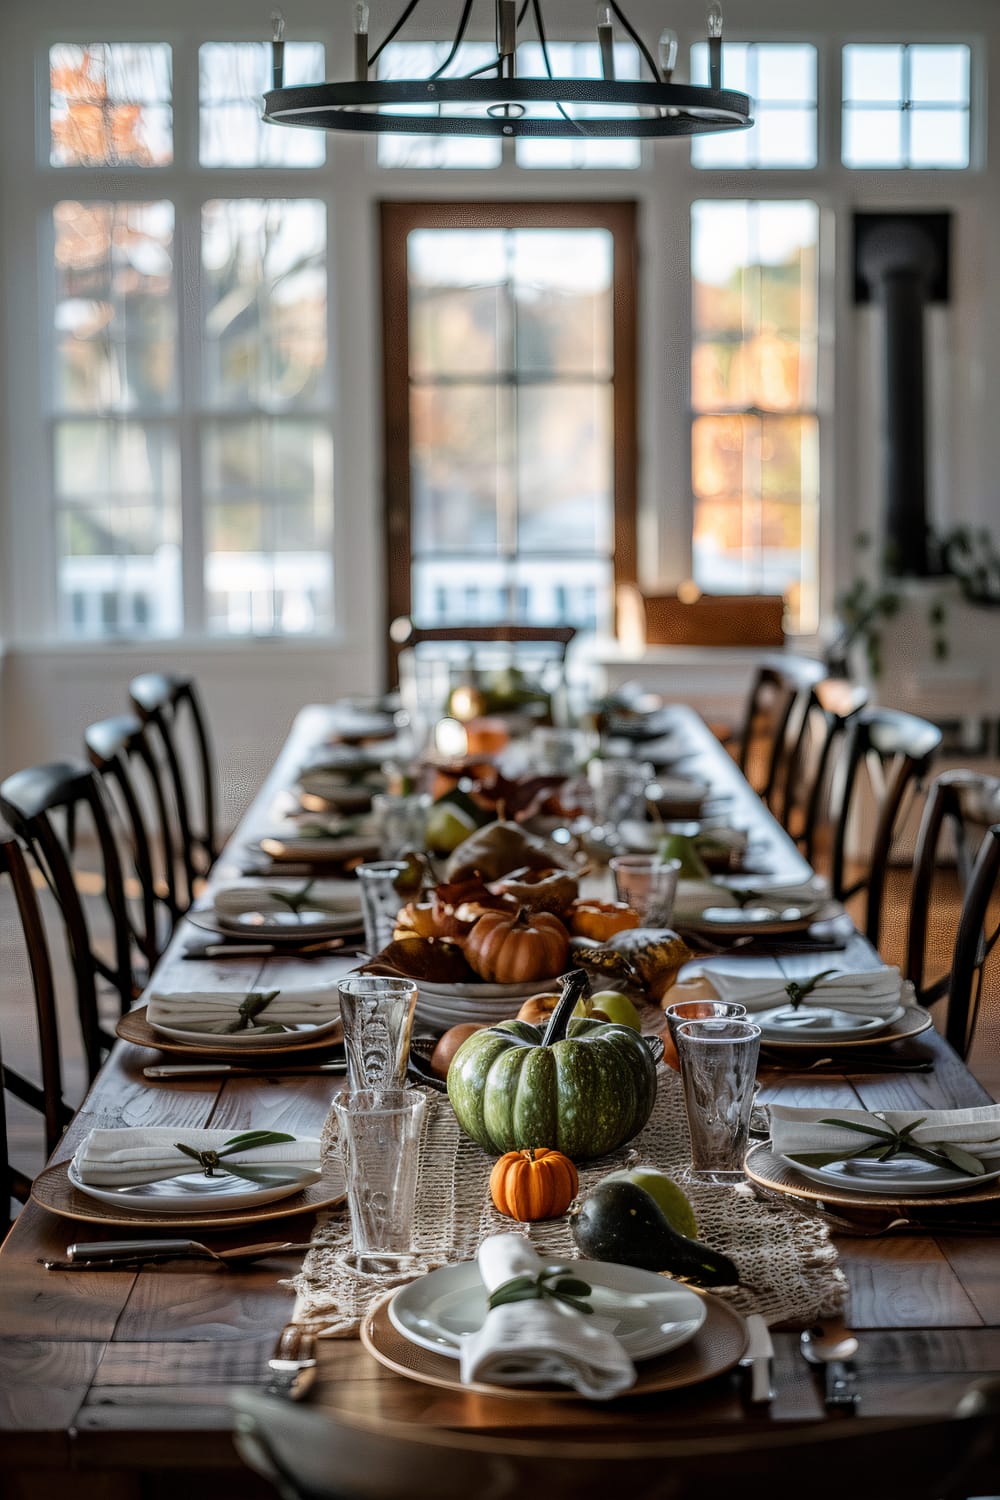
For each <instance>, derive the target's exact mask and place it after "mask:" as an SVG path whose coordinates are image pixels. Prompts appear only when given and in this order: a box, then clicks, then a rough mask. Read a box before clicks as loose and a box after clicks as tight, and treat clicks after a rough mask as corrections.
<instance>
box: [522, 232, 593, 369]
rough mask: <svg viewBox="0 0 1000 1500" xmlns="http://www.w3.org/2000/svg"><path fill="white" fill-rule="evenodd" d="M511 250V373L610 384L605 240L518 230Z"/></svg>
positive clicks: (588, 235)
mask: <svg viewBox="0 0 1000 1500" xmlns="http://www.w3.org/2000/svg"><path fill="white" fill-rule="evenodd" d="M510 247H511V262H510V275H511V278H512V281H513V293H514V303H515V313H516V325H515V338H516V361H517V368H518V370H519V371H520V372H522V373H527V372H532V373H540V372H546V373H550V374H559V375H562V376H567V375H573V374H576V375H581V374H589V375H592V376H594V377H597V378H601V377H603V378H605V379H607V378H610V375H611V343H612V310H611V270H612V256H613V241H612V237H611V235H610V234H609V232H608V231H607V230H606V229H594V230H585V229H570V230H558V229H553V230H546V229H520V230H517V231H516V232H515V233H514V234H513V235H512V236H510Z"/></svg>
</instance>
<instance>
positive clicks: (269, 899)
mask: <svg viewBox="0 0 1000 1500" xmlns="http://www.w3.org/2000/svg"><path fill="white" fill-rule="evenodd" d="M303 884H304V882H303V881H302V880H268V881H262V880H241V881H240V882H239V883H238V884H233V885H220V886H219V887H218V889H217V890H216V891H215V892H214V893H213V902H214V906H215V910H216V911H217V912H218V913H219V914H220V915H221V916H226V917H239V916H242V915H243V913H244V912H249V911H260V912H268V913H270V912H287V911H289V910H290V909H291V908H290V907H289V905H288V903H287V901H282V900H281V897H282V896H283V895H285V896H297V895H298V894H299V892H300V891H301V890H302V888H303ZM305 906H306V908H307V909H308V910H309V911H328V912H329V913H330V915H331V916H336V917H340V916H358V917H360V915H361V891H360V888H359V886H358V883H357V881H356V880H314V881H313V883H312V885H311V886H310V887H309V890H308V892H307V894H306V898H305Z"/></svg>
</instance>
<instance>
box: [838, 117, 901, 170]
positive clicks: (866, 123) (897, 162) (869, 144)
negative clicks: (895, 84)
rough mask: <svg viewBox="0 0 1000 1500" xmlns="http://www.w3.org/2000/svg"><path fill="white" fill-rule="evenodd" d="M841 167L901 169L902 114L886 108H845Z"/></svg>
mask: <svg viewBox="0 0 1000 1500" xmlns="http://www.w3.org/2000/svg"><path fill="white" fill-rule="evenodd" d="M844 165H845V167H902V166H904V165H905V159H904V155H903V116H902V114H900V113H899V112H898V111H896V110H888V109H845V110H844Z"/></svg>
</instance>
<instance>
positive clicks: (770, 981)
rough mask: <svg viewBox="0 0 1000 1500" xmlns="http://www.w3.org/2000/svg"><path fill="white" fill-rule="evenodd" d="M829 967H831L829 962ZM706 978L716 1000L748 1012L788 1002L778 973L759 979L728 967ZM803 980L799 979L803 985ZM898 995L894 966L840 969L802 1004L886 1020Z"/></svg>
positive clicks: (900, 991)
mask: <svg viewBox="0 0 1000 1500" xmlns="http://www.w3.org/2000/svg"><path fill="white" fill-rule="evenodd" d="M831 958H832V955H831ZM820 961H821V960H817V962H820ZM830 967H831V968H832V967H833V963H831V965H830ZM709 978H710V979H711V981H712V988H713V989H714V990H715V992H716V994H717V995H718V997H719V999H720V1000H728V1001H730V1002H735V1003H738V1004H740V1005H745V1006H746V1008H747V1011H748V1013H749V1014H754V1013H756V1012H757V1011H762V1010H771V1009H772V1008H773V1007H774V1006H776V1005H788V1004H789V996H788V991H787V989H786V988H785V986H786V985H787V983H788V981H787V980H786V979H783V978H782V977H781V976H780V975H775V976H773V977H772V976H770V975H768V976H767V977H766V978H762V977H761V976H760V975H751V974H734V973H733V972H732V971H731V970H730V971H729V972H728V973H727V972H725V971H720V970H716V969H712V970H711V971H710V972H709ZM805 982H806V981H805V980H803V981H802V983H803V984H804V983H805ZM902 994H903V981H902V979H901V978H900V974H899V970H898V969H897V968H889V967H887V966H886V967H883V968H881V969H871V970H849V969H841V970H838V972H837V973H836V974H830V975H829V976H828V977H827V978H826V979H821V980H820V982H819V984H817V985H816V987H815V989H812V990H810V991H809V993H808V995H806V997H805V999H804V1000H803V1001H802V1006H803V1008H806V1007H808V1006H817V1005H818V1006H822V1007H823V1008H824V1009H825V1010H843V1011H847V1012H848V1013H849V1014H850V1015H857V1016H880V1017H882V1018H884V1019H888V1017H889V1016H891V1015H892V1013H893V1011H895V1010H896V1009H898V1007H899V1005H900V1002H901V998H902Z"/></svg>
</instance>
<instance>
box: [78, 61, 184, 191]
mask: <svg viewBox="0 0 1000 1500" xmlns="http://www.w3.org/2000/svg"><path fill="white" fill-rule="evenodd" d="M50 87H51V90H52V94H53V96H59V95H61V96H62V99H63V100H64V101H65V105H64V107H65V113H63V114H56V113H55V111H53V116H52V150H53V155H54V157H55V158H56V159H57V160H58V161H59V162H60V163H61V164H62V165H64V166H78V167H107V166H133V167H153V166H160V165H162V164H163V162H164V161H165V160H168V159H169V157H167V156H165V155H163V154H160V155H159V156H157V155H155V154H154V152H153V151H152V149H151V148H150V146H149V144H148V142H147V141H146V140H145V139H144V138H143V135H144V132H143V125H144V120H143V106H142V105H141V104H135V103H131V102H126V101H118V100H114V99H112V98H111V97H110V96H109V94H108V86H107V79H106V76H105V69H104V68H103V67H102V66H101V59H100V57H99V54H98V49H97V48H91V47H83V48H81V49H80V62H79V64H78V65H76V66H72V65H69V64H62V65H58V66H57V65H53V67H52V69H51V71H50Z"/></svg>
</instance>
